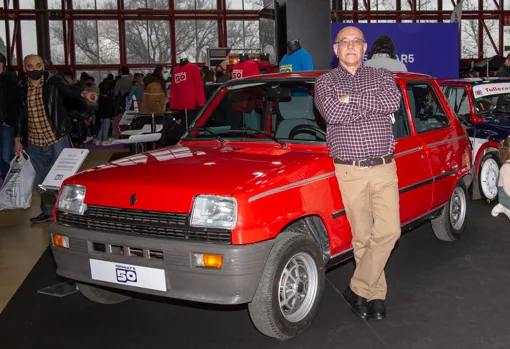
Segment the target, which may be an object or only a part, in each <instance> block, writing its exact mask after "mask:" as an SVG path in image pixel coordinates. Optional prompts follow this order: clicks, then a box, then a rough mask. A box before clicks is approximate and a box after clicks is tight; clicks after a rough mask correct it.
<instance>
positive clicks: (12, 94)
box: [0, 53, 21, 179]
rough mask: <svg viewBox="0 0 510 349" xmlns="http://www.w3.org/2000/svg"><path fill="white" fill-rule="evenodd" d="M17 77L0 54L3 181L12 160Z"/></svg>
mask: <svg viewBox="0 0 510 349" xmlns="http://www.w3.org/2000/svg"><path fill="white" fill-rule="evenodd" d="M17 84H18V77H17V76H16V74H14V73H11V72H10V71H9V70H8V69H7V59H6V58H5V56H4V55H3V54H1V53H0V172H1V174H2V178H3V179H5V177H6V176H7V172H9V168H10V164H11V161H12V159H13V158H14V126H15V124H16V119H17V118H18V116H19V113H20V112H21V110H20V104H21V101H20V99H19V98H20V96H19V95H18V94H17V92H18V89H17Z"/></svg>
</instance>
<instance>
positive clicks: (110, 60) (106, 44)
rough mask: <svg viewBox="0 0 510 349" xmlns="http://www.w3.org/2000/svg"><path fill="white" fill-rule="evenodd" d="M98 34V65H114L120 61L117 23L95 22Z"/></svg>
mask: <svg viewBox="0 0 510 349" xmlns="http://www.w3.org/2000/svg"><path fill="white" fill-rule="evenodd" d="M97 32H98V34H99V37H98V42H99V63H100V64H115V63H119V61H120V45H119V22H118V21H97Z"/></svg>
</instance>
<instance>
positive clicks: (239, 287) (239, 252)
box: [49, 223, 273, 304]
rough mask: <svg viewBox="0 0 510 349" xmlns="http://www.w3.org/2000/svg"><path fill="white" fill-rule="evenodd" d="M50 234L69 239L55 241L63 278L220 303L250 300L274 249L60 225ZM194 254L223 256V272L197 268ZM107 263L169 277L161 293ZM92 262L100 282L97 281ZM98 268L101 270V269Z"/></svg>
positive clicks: (264, 244)
mask: <svg viewBox="0 0 510 349" xmlns="http://www.w3.org/2000/svg"><path fill="white" fill-rule="evenodd" d="M49 232H50V234H53V233H56V234H61V235H65V236H67V237H68V238H69V248H61V247H57V246H54V244H53V242H51V248H52V251H53V256H54V258H55V262H56V264H57V274H58V275H61V276H64V277H66V278H69V279H73V280H76V281H79V282H84V283H90V284H95V285H100V286H107V287H111V288H117V289H121V290H126V291H133V292H139V293H144V294H152V295H157V296H163V297H168V298H175V299H182V300H189V301H197V302H204V303H215V304H243V303H249V302H251V300H252V299H253V295H254V293H255V290H256V289H257V286H258V283H259V280H260V277H261V274H262V271H263V269H264V267H265V264H266V261H267V257H268V256H269V253H270V251H271V248H272V246H273V241H272V240H270V241H264V242H260V243H256V244H251V245H221V244H210V243H197V242H185V241H177V240H168V239H160V238H148V237H142V236H133V235H127V234H115V233H106V232H100V231H91V230H84V229H77V228H71V227H66V226H62V225H59V224H55V223H53V224H52V225H51V226H50V229H49ZM52 240H53V239H51V241H52ZM94 243H96V245H94ZM97 244H100V245H101V246H105V247H106V252H100V251H97V246H98V245H97ZM103 244H104V245H103ZM112 245H113V246H121V247H123V249H124V251H127V248H136V249H138V251H140V250H143V256H130V255H127V254H126V253H125V254H123V255H122V254H119V253H112V250H118V248H114V249H111V248H110V246H112ZM149 251H161V252H162V254H160V257H161V259H159V258H149V253H148V252H149ZM193 253H210V254H219V255H223V266H222V268H221V269H206V268H201V267H196V266H194V264H195V263H194V258H193ZM91 260H92V262H91ZM102 261H106V262H113V263H115V264H112V265H114V266H113V267H112V268H113V269H114V270H115V267H116V266H117V264H118V265H121V266H125V265H128V266H135V267H142V268H138V269H139V270H142V269H145V268H153V269H151V270H150V271H151V272H153V271H154V270H155V269H157V270H156V274H157V276H158V277H161V278H164V280H163V279H161V280H159V282H160V284H161V285H162V287H164V288H163V289H161V288H160V289H159V290H157V289H151V288H147V285H146V284H144V285H143V286H140V285H139V284H137V282H141V280H137V281H135V282H124V283H120V282H118V277H117V278H116V275H115V271H113V272H111V273H110V271H109V268H110V267H109V266H107V267H106V268H103V267H102V266H103V265H104V264H105V263H103V262H102ZM92 263H93V264H94V271H95V275H96V277H95V279H93V278H92V270H91V269H92V267H91V264H92ZM106 264H108V263H106ZM97 265H99V271H98V269H96V268H97ZM143 267H145V268H143ZM98 273H99V274H101V275H104V274H108V275H107V277H108V278H112V280H109V279H108V280H109V281H108V282H107V281H104V279H103V280H100V279H98V277H97V275H98ZM110 274H113V275H110ZM156 274H151V276H147V280H146V281H148V282H149V283H150V284H153V282H154V281H155V280H150V279H151V278H153V277H155V276H154V275H156Z"/></svg>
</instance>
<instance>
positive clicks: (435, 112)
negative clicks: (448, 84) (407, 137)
mask: <svg viewBox="0 0 510 349" xmlns="http://www.w3.org/2000/svg"><path fill="white" fill-rule="evenodd" d="M406 89H407V95H408V96H409V104H410V106H411V113H412V117H413V122H414V127H415V129H416V132H417V133H424V132H428V131H433V130H438V129H442V128H448V127H450V125H451V123H450V118H449V117H448V114H447V113H446V111H445V109H444V108H443V106H442V105H441V102H440V100H439V98H438V96H437V94H436V91H435V90H434V87H433V86H432V85H430V84H429V83H427V82H410V83H407V85H406Z"/></svg>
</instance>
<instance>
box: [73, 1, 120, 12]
mask: <svg viewBox="0 0 510 349" xmlns="http://www.w3.org/2000/svg"><path fill="white" fill-rule="evenodd" d="M73 9H76V10H96V9H97V10H108V9H117V1H115V0H73Z"/></svg>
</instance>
